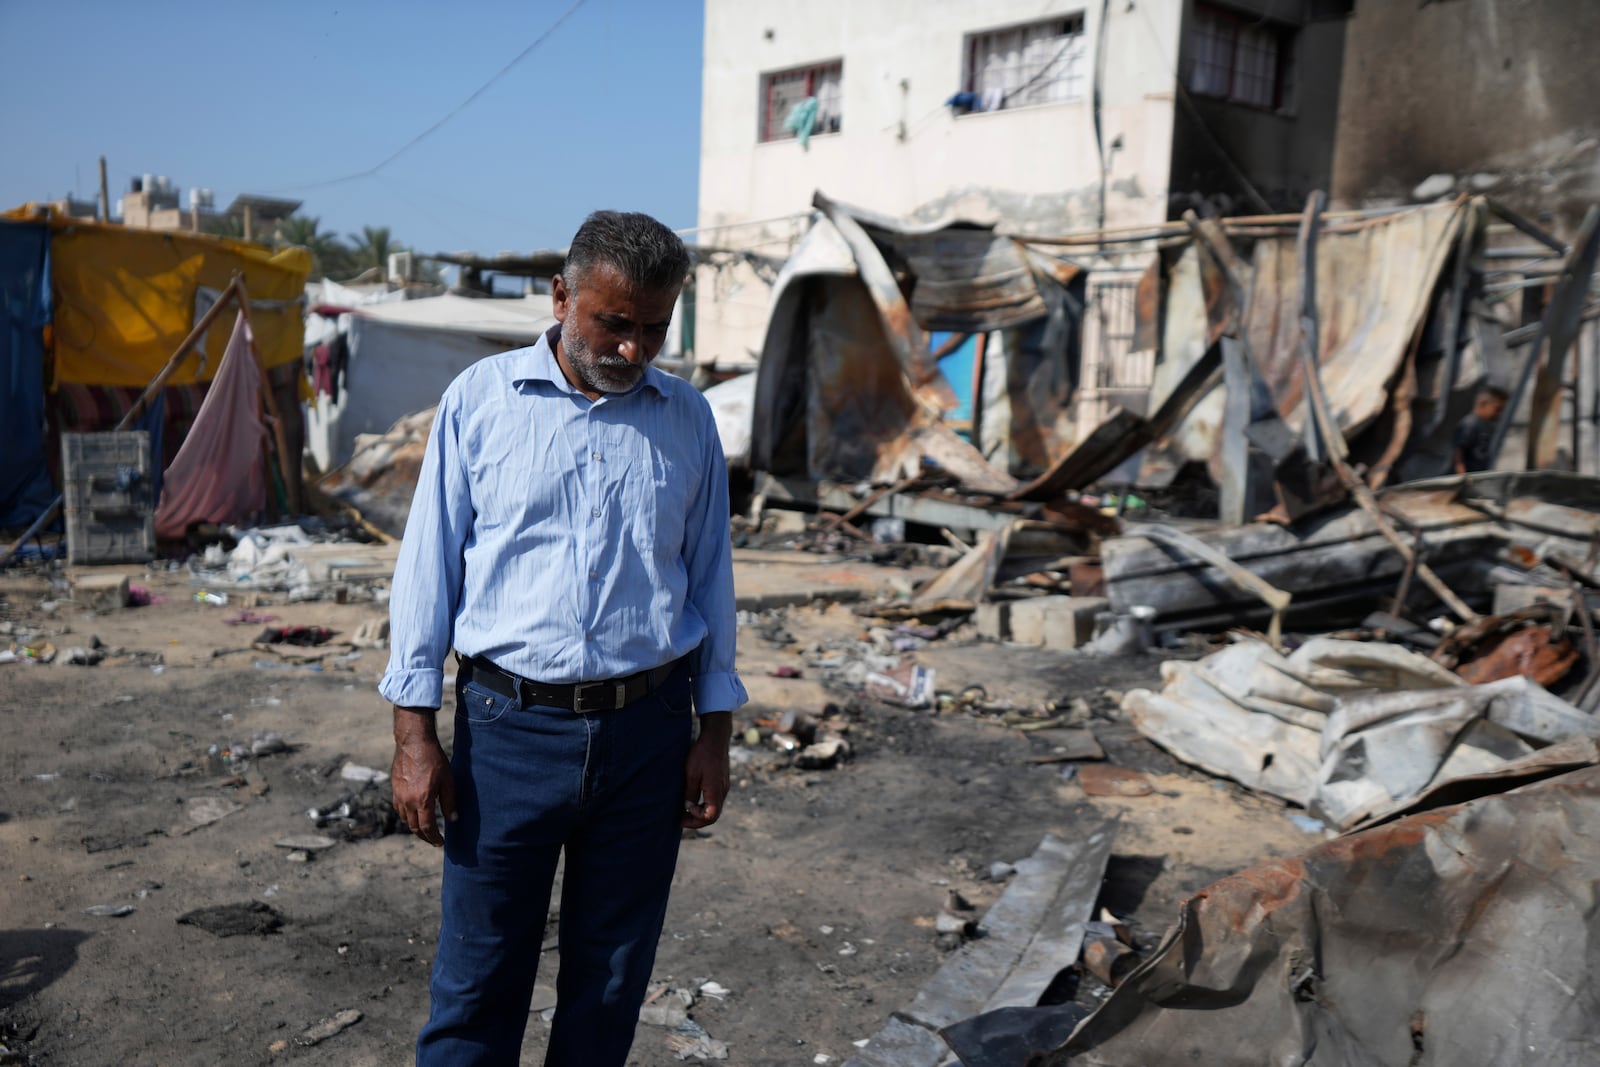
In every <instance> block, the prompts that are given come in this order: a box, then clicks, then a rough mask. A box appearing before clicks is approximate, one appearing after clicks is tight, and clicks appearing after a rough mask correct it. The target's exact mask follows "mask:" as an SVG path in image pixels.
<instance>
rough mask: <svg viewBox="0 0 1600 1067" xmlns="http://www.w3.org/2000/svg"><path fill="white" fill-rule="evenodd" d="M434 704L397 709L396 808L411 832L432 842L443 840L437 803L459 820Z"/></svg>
mask: <svg viewBox="0 0 1600 1067" xmlns="http://www.w3.org/2000/svg"><path fill="white" fill-rule="evenodd" d="M434 715H435V712H434V710H433V709H432V708H402V707H400V706H399V705H398V704H397V705H395V709H394V766H393V767H392V768H391V769H390V777H391V780H392V783H393V786H394V809H395V812H396V813H397V814H398V815H399V816H400V821H401V822H404V823H405V824H406V826H407V827H408V828H410V830H411V832H412V833H414V834H416V835H417V836H418V837H420V838H422V839H423V840H424V841H426V842H428V844H430V845H435V846H438V845H442V844H444V834H443V833H441V832H440V829H439V821H438V817H437V816H436V815H435V814H434V809H435V807H438V808H439V809H442V810H443V812H444V817H445V818H446V819H448V820H450V821H451V822H455V821H456V785H455V779H454V778H453V777H452V776H451V774H450V761H449V760H448V759H446V758H445V754H444V747H443V746H442V745H440V744H439V734H438V733H437V731H436V730H435V729H434V721H433V720H434Z"/></svg>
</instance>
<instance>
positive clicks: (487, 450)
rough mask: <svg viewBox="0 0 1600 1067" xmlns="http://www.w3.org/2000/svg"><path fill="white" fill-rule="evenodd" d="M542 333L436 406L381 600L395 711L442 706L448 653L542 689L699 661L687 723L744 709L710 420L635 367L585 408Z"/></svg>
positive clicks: (455, 386) (681, 387)
mask: <svg viewBox="0 0 1600 1067" xmlns="http://www.w3.org/2000/svg"><path fill="white" fill-rule="evenodd" d="M557 336H559V335H558V334H556V332H555V331H554V330H552V331H551V332H550V333H548V334H546V335H545V336H544V337H541V338H540V339H539V342H538V343H537V344H535V345H533V346H532V347H531V348H519V349H517V350H515V351H512V352H506V353H503V354H501V355H498V356H490V357H487V358H485V359H482V360H479V361H478V362H477V363H475V364H473V365H472V366H471V367H469V368H467V369H466V370H465V371H463V372H462V374H461V375H460V377H458V378H457V379H456V380H455V381H454V382H452V383H450V387H449V388H448V389H446V390H445V393H444V396H443V397H442V398H441V399H440V401H439V410H438V414H437V416H436V417H435V419H434V422H433V430H432V433H431V434H430V435H429V438H428V446H427V452H426V455H425V457H424V459H423V462H422V473H421V475H420V476H419V478H418V480H417V493H416V497H415V499H414V501H413V502H412V505H411V515H410V518H409V519H408V520H407V522H406V533H405V539H404V541H403V542H402V544H401V546H400V558H399V561H398V563H397V564H396V567H395V577H394V588H393V592H392V594H391V596H390V600H389V645H390V653H389V668H388V670H387V671H386V672H385V674H384V676H383V681H382V682H381V683H380V685H379V691H380V692H381V693H382V694H383V696H384V698H385V699H387V700H389V701H390V702H392V703H394V704H398V705H400V706H401V707H419V708H436V707H438V706H439V704H440V697H441V695H442V691H443V686H444V672H443V670H442V669H441V668H442V665H443V663H444V659H445V656H446V654H447V653H448V652H449V651H450V648H451V647H452V645H453V646H454V647H455V649H456V650H457V651H458V652H460V653H461V654H462V655H463V656H483V657H485V658H487V659H489V660H490V661H491V662H493V663H494V664H496V665H497V666H499V667H500V668H501V669H503V670H506V671H510V672H511V673H513V674H518V675H521V676H522V677H524V678H531V679H534V680H535V681H539V682H547V683H551V684H572V683H577V682H591V681H604V680H609V679H614V678H624V677H627V676H628V675H631V674H635V673H637V672H638V671H642V670H648V669H650V668H653V667H657V666H660V665H662V664H665V663H669V662H671V661H673V660H675V659H677V658H679V657H680V656H683V655H685V654H688V653H691V652H692V653H693V655H692V658H691V660H690V667H691V671H692V674H693V692H694V704H695V710H696V711H697V712H699V713H700V714H702V715H703V714H706V713H708V712H714V711H731V710H733V709H734V708H737V707H739V706H740V705H741V704H743V703H744V702H745V701H746V700H747V699H748V697H747V695H746V693H745V689H744V685H743V683H741V682H740V681H739V676H738V674H737V673H736V672H735V669H734V642H735V628H736V625H737V623H736V620H735V617H734V598H733V551H732V547H731V545H730V543H729V539H728V479H727V467H726V465H725V462H724V460H723V456H722V444H721V442H720V441H719V440H718V438H717V426H716V422H715V420H714V419H713V417H712V414H711V406H710V405H709V404H707V403H706V400H705V398H704V397H703V396H701V395H700V393H699V391H698V390H696V389H695V388H694V387H693V386H691V385H689V384H688V383H687V382H685V381H683V380H681V379H679V378H675V377H673V376H671V375H669V374H666V373H664V372H662V371H659V370H657V369H655V368H654V367H650V368H647V369H646V371H645V375H644V378H643V380H642V381H641V382H640V383H639V384H638V385H637V386H635V387H634V388H633V389H631V390H629V391H628V392H626V393H615V394H604V395H602V396H601V397H600V399H598V400H595V401H590V400H589V398H588V397H586V396H584V395H583V394H582V393H581V392H579V391H578V390H577V389H574V388H573V387H572V385H571V384H570V383H568V381H567V380H566V376H565V375H563V374H562V373H561V368H560V366H559V365H558V364H557V362H556V358H555V352H554V350H553V348H552V344H553V342H554V339H555V337H557Z"/></svg>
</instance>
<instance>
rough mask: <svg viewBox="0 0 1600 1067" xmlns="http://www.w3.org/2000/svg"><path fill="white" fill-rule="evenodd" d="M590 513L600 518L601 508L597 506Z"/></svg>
mask: <svg viewBox="0 0 1600 1067" xmlns="http://www.w3.org/2000/svg"><path fill="white" fill-rule="evenodd" d="M590 514H591V515H593V516H594V517H595V518H597V519H598V518H599V517H600V509H599V508H595V509H594V510H593V511H592V512H590Z"/></svg>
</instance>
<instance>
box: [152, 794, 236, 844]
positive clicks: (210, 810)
mask: <svg viewBox="0 0 1600 1067" xmlns="http://www.w3.org/2000/svg"><path fill="white" fill-rule="evenodd" d="M243 810H244V808H243V807H242V806H241V805H239V804H235V803H234V802H233V801H231V800H226V799H224V798H222V797H190V798H189V799H188V801H187V802H185V804H184V809H183V811H184V814H185V815H186V816H187V817H188V819H189V822H188V824H187V825H180V826H176V827H174V828H173V829H171V830H168V831H167V833H168V834H169V835H170V836H173V837H179V836H182V835H184V834H192V833H194V832H195V831H196V830H198V829H200V828H201V827H203V826H210V825H211V824H212V823H214V822H216V821H217V820H218V819H225V818H227V817H228V816H229V815H232V814H233V813H234V812H238V811H243Z"/></svg>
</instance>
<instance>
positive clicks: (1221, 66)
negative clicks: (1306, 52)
mask: <svg viewBox="0 0 1600 1067" xmlns="http://www.w3.org/2000/svg"><path fill="white" fill-rule="evenodd" d="M1293 46H1294V30H1293V29H1292V28H1290V27H1288V26H1284V25H1282V24H1280V23H1276V22H1268V21H1266V20H1265V19H1258V18H1250V17H1247V16H1244V15H1239V14H1236V13H1235V12H1232V11H1227V10H1224V9H1223V8H1219V7H1212V6H1211V5H1210V4H1196V5H1195V7H1194V22H1193V25H1192V28H1191V30H1190V34H1189V69H1188V71H1187V72H1186V73H1187V77H1185V78H1184V85H1185V86H1186V87H1187V88H1188V90H1189V91H1190V92H1191V93H1197V94H1199V95H1201V96H1214V97H1218V98H1220V99H1222V100H1230V101H1232V102H1233V103H1235V104H1246V105H1248V106H1250V107H1259V108H1263V109H1265V110H1268V111H1278V110H1281V109H1282V108H1284V107H1286V106H1287V105H1288V101H1289V75H1290V65H1289V64H1290V59H1291V56H1292V52H1293Z"/></svg>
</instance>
